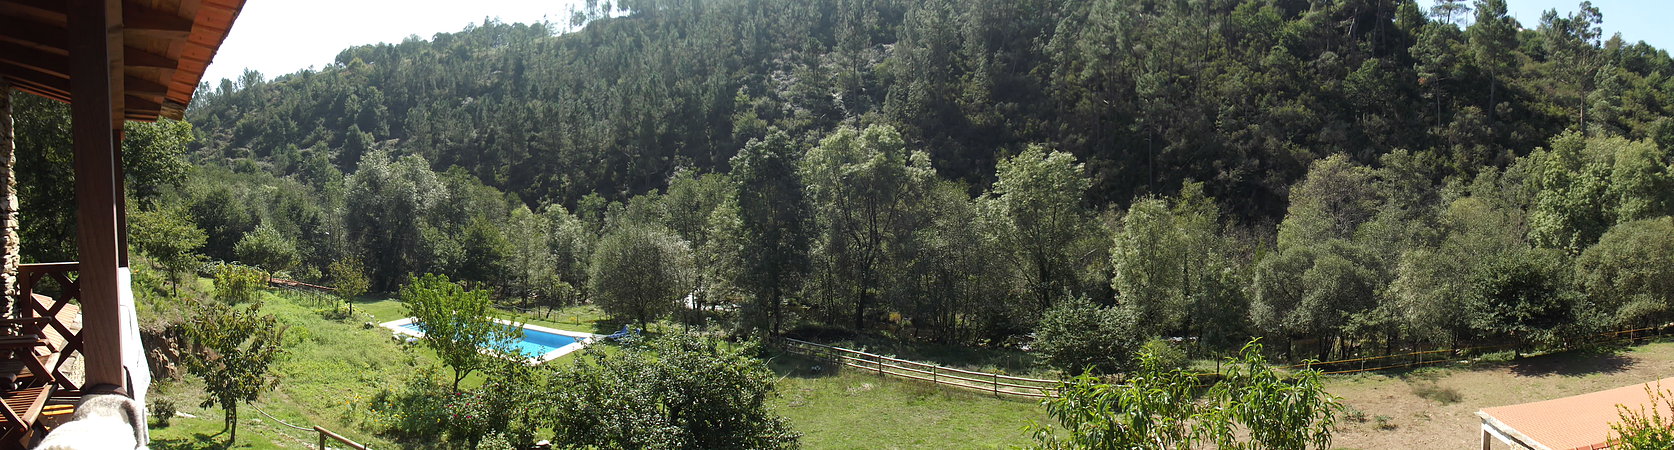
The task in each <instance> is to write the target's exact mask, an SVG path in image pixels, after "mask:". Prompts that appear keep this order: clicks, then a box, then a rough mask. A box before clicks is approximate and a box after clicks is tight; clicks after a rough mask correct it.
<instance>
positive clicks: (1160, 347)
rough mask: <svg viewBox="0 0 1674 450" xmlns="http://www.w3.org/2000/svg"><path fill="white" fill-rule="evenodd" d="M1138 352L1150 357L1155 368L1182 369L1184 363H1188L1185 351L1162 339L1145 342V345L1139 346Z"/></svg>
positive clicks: (1184, 365)
mask: <svg viewBox="0 0 1674 450" xmlns="http://www.w3.org/2000/svg"><path fill="white" fill-rule="evenodd" d="M1139 352H1140V353H1145V354H1148V355H1151V358H1153V359H1155V360H1156V361H1157V366H1158V367H1162V368H1164V369H1170V370H1172V369H1184V368H1186V363H1187V362H1189V361H1188V360H1187V359H1186V352H1185V351H1183V350H1180V348H1179V347H1176V346H1175V345H1174V344H1173V343H1170V342H1168V341H1165V340H1162V339H1151V340H1149V341H1145V345H1143V346H1140V348H1139Z"/></svg>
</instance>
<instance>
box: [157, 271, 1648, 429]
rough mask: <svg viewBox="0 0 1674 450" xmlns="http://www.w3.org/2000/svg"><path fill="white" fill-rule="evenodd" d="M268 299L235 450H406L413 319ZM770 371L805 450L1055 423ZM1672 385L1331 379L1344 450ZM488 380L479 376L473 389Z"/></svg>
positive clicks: (948, 357)
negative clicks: (266, 335)
mask: <svg viewBox="0 0 1674 450" xmlns="http://www.w3.org/2000/svg"><path fill="white" fill-rule="evenodd" d="M262 296H263V299H264V303H265V304H266V307H265V311H266V312H267V313H269V314H274V315H275V316H277V317H279V318H280V320H281V321H282V322H283V323H284V324H285V325H286V326H288V327H290V331H289V333H288V338H287V340H288V341H289V342H288V346H289V349H290V352H291V353H290V356H289V357H288V358H287V359H286V360H285V361H283V362H282V363H280V364H279V366H278V367H277V369H276V370H277V373H278V374H279V375H280V376H281V377H282V379H283V383H281V384H280V386H279V388H278V389H277V390H275V391H274V392H271V393H268V394H266V395H265V396H264V397H263V399H262V400H261V401H259V402H257V403H256V404H255V405H254V407H249V406H246V407H244V408H242V409H241V411H240V419H241V424H240V427H239V428H240V431H239V442H238V443H237V445H236V446H235V447H238V448H261V449H266V448H305V447H309V446H311V445H312V444H311V443H312V442H314V439H315V436H314V435H313V434H312V433H311V432H306V431H302V430H296V429H292V428H289V427H287V426H285V425H283V424H281V423H280V422H279V421H280V420H282V421H284V422H289V423H292V424H296V425H300V426H304V427H308V426H313V425H321V426H325V427H327V428H330V429H333V430H336V431H339V432H341V433H343V434H344V435H346V436H349V437H351V438H353V439H356V440H358V441H360V442H362V443H366V444H368V445H371V446H373V447H376V448H399V447H400V445H398V444H395V443H392V442H388V441H386V440H384V439H383V438H381V437H379V436H377V435H375V434H374V431H375V430H374V429H373V428H374V427H372V426H371V418H370V417H368V413H367V411H366V401H367V399H368V398H370V397H371V396H372V395H374V394H375V393H377V392H378V391H379V390H380V389H383V388H385V387H388V386H394V385H397V383H399V382H400V380H403V379H405V377H408V376H411V375H412V374H413V373H416V372H419V371H420V370H421V369H422V368H424V367H435V366H437V362H436V358H435V356H434V355H433V354H431V353H429V352H428V351H427V350H425V349H423V348H422V347H412V346H403V345H402V344H400V343H398V342H397V341H396V340H395V339H392V338H391V337H390V333H389V332H388V331H387V330H384V329H382V328H378V327H371V328H368V327H366V326H365V325H364V323H365V322H372V323H378V322H384V321H389V320H395V319H399V318H401V317H405V311H404V309H403V308H402V306H401V304H400V303H399V302H397V301H394V300H389V299H372V298H368V299H362V300H361V301H358V302H356V304H355V308H356V310H357V311H358V312H361V313H363V314H364V315H363V316H361V317H358V318H355V319H350V320H344V321H334V320H327V319H326V318H324V317H323V316H322V315H321V314H319V311H318V310H319V309H321V308H323V307H324V306H322V305H317V304H314V303H312V301H311V300H308V299H305V298H301V297H298V296H294V295H289V294H286V295H280V294H279V293H275V292H264V293H262ZM503 314H504V316H503V317H506V318H510V319H513V320H518V321H522V322H527V323H534V324H539V325H543V326H548V327H553V328H559V329H565V330H574V331H585V332H595V333H597V332H610V331H614V330H615V329H617V327H618V325H616V324H612V323H608V322H606V321H605V320H604V319H605V318H604V315H603V314H602V313H601V312H599V311H598V309H597V308H593V307H575V308H567V309H562V310H558V311H554V312H553V313H551V314H532V315H531V314H515V313H512V312H503ZM658 329H661V328H660V327H658V326H653V330H654V331H655V330H658ZM851 345H855V346H861V347H866V348H867V349H868V350H873V351H879V352H885V353H888V354H896V355H902V356H907V357H909V358H915V359H922V360H930V361H937V362H941V363H944V364H948V365H954V366H961V367H970V368H976V369H1000V370H1007V371H1014V372H1026V371H1027V369H1026V368H1025V367H1026V364H1027V361H1025V360H1023V358H1026V357H1027V355H1021V354H1017V353H1015V352H1010V353H1008V352H996V353H995V354H994V355H985V354H982V352H980V351H977V350H970V349H957V348H941V347H934V346H904V345H886V343H884V342H881V341H880V342H860V343H855V344H851ZM568 358H569V357H566V358H563V359H560V360H559V361H558V363H559V364H563V363H564V361H565V360H567V359H568ZM768 363H769V366H770V367H771V368H772V369H773V370H774V372H775V373H776V374H777V375H778V376H779V380H778V386H777V387H778V391H779V396H778V397H777V398H775V399H773V400H772V405H773V408H774V410H775V411H777V412H778V413H779V414H782V415H784V416H785V417H786V418H788V419H789V420H790V423H791V425H792V427H793V428H794V429H796V430H797V431H799V432H801V433H802V434H803V437H802V443H803V444H804V446H805V447H808V448H1009V447H1019V446H1026V445H1028V444H1029V443H1031V437H1030V435H1029V432H1028V431H1026V430H1025V429H1024V427H1025V426H1027V425H1028V424H1030V423H1033V422H1039V423H1043V424H1044V423H1048V422H1049V419H1048V418H1047V417H1046V416H1045V411H1044V409H1043V408H1041V407H1040V406H1039V405H1038V404H1037V403H1036V402H1035V401H1031V400H1023V399H1010V398H995V397H993V396H991V395H986V394H982V393H978V392H970V391H964V390H960V389H955V388H947V387H937V386H931V385H928V384H925V383H920V382H915V381H910V380H900V379H893V378H884V377H879V376H877V375H875V374H871V373H866V372H863V371H854V370H850V371H842V370H837V369H836V368H835V367H831V366H830V365H829V363H822V362H819V361H814V360H809V359H804V358H801V357H797V356H794V355H787V354H780V355H776V356H773V357H771V358H770V359H769V361H768ZM1669 373H1674V343H1657V344H1650V345H1643V346H1638V347H1632V348H1629V349H1626V350H1623V351H1620V352H1614V353H1600V352H1565V353H1558V354H1552V355H1545V356H1538V357H1530V358H1524V359H1521V360H1517V361H1509V362H1501V363H1476V364H1471V365H1459V366H1454V367H1436V368H1426V369H1422V370H1415V371H1405V372H1386V373H1375V374H1357V375H1347V376H1335V377H1329V378H1328V379H1327V383H1328V384H1327V386H1328V389H1329V390H1330V391H1331V392H1332V393H1334V394H1336V395H1339V396H1341V397H1343V400H1344V403H1345V404H1346V405H1348V406H1349V407H1350V410H1349V411H1350V412H1349V413H1348V414H1345V415H1344V416H1343V417H1341V418H1340V419H1339V424H1340V425H1339V427H1338V430H1337V433H1336V440H1335V444H1336V445H1337V446H1339V447H1341V448H1413V447H1424V448H1431V447H1439V448H1459V447H1466V446H1472V445H1475V444H1476V439H1477V436H1478V435H1477V433H1478V431H1477V423H1478V421H1477V419H1476V418H1475V417H1474V416H1473V415H1472V413H1474V412H1475V411H1477V410H1479V409H1481V408H1483V407H1488V406H1498V405H1507V404H1515V403H1522V402H1528V401H1535V400H1544V399H1551V398H1557V397H1563V396H1568V395H1574V394H1579V393H1584V392H1591V391H1596V390H1601V389H1608V388H1613V387H1618V386H1624V385H1629V384H1634V383H1640V382H1644V381H1646V380H1651V379H1656V378H1659V377H1663V376H1667V374H1669ZM478 382H480V381H479V379H478V378H476V377H472V378H467V380H466V381H465V384H466V385H474V384H476V383H478ZM203 398H204V394H203V391H202V387H201V384H200V383H199V382H197V381H196V380H194V379H192V378H191V377H184V378H183V379H179V380H174V381H163V382H158V383H156V384H155V385H154V386H153V391H152V396H151V401H152V402H154V403H155V402H159V401H165V402H172V403H173V404H174V405H176V407H177V408H179V410H180V411H181V412H183V413H185V414H183V415H182V416H177V417H176V418H175V419H174V420H173V421H172V423H171V424H170V425H169V426H166V427H163V426H154V427H153V429H152V438H153V447H154V448H159V449H184V448H222V446H221V444H222V443H223V442H224V441H225V435H224V434H222V412H221V410H220V409H219V408H216V407H209V408H203V407H199V406H198V404H199V402H200V401H201V400H202V399H203ZM258 410H260V411H258ZM262 411H265V412H266V413H267V414H271V415H272V416H273V417H272V418H270V417H267V416H266V415H265V414H263V413H262ZM186 415H190V416H192V417H186ZM275 419H277V420H275Z"/></svg>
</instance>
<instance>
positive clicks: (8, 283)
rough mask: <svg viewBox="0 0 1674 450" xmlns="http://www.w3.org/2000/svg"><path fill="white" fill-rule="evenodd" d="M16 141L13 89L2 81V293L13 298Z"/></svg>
mask: <svg viewBox="0 0 1674 450" xmlns="http://www.w3.org/2000/svg"><path fill="white" fill-rule="evenodd" d="M16 146H17V141H16V140H15V136H13V130H12V88H11V85H10V84H8V83H6V82H5V81H0V294H4V296H5V298H12V297H13V295H14V294H16V292H15V291H14V289H16V288H17V265H18V262H19V255H18V235H17V230H18V221H17V207H18V204H17V177H16V175H15V174H13V173H12V167H13V164H14V163H15V162H16V161H17V160H16V159H15V156H16V154H17V147H16Z"/></svg>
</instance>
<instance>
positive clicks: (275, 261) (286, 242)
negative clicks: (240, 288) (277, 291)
mask: <svg viewBox="0 0 1674 450" xmlns="http://www.w3.org/2000/svg"><path fill="white" fill-rule="evenodd" d="M233 254H234V255H238V259H239V261H243V262H245V263H247V264H252V265H255V266H256V267H260V268H262V269H266V270H268V271H270V272H285V271H289V270H291V269H292V268H295V267H296V265H297V263H298V262H300V259H301V257H300V256H298V255H297V252H296V243H295V242H292V241H291V239H290V238H287V237H285V235H283V234H280V233H279V230H276V229H274V228H273V227H270V226H267V225H262V226H258V227H256V229H255V230H251V231H250V232H249V233H245V234H244V238H243V239H239V240H238V244H237V245H234V246H233Z"/></svg>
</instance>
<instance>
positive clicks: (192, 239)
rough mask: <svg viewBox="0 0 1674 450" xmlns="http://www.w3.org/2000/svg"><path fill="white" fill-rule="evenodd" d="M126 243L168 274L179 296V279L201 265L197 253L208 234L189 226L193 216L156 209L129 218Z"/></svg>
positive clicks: (180, 210)
mask: <svg viewBox="0 0 1674 450" xmlns="http://www.w3.org/2000/svg"><path fill="white" fill-rule="evenodd" d="M128 221H129V223H130V224H132V226H129V227H128V230H129V233H128V240H129V241H131V242H133V244H134V248H136V249H138V250H139V251H140V252H141V253H145V254H146V255H147V256H150V257H151V259H152V260H153V261H156V262H157V264H159V265H161V266H163V270H164V271H166V272H167V273H168V277H169V286H170V287H171V289H172V290H173V291H174V295H175V296H179V295H180V278H181V277H182V276H184V275H185V274H186V273H189V272H191V271H192V270H193V269H194V268H196V267H198V266H199V265H200V264H202V263H203V255H200V254H198V251H199V250H202V249H203V244H204V242H206V241H207V240H208V239H209V235H208V234H206V233H204V231H203V229H201V228H198V226H197V225H196V224H194V223H192V215H191V214H190V213H187V212H186V209H185V208H181V207H159V208H157V209H154V210H150V211H145V210H140V211H134V212H133V213H132V214H129V215H128Z"/></svg>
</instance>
